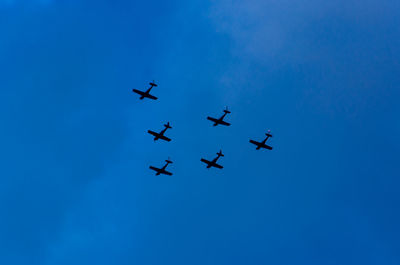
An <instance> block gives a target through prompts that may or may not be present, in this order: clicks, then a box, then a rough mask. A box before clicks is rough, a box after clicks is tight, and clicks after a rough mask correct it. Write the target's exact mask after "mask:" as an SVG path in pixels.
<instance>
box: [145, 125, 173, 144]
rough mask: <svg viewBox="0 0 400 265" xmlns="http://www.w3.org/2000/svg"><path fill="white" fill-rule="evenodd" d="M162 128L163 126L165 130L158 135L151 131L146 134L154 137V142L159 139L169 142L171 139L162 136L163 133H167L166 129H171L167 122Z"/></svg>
mask: <svg viewBox="0 0 400 265" xmlns="http://www.w3.org/2000/svg"><path fill="white" fill-rule="evenodd" d="M164 126H165V129H163V130H162V131H161V132H159V133H156V132H153V131H151V130H148V131H147V132H148V133H150V134H151V135H153V136H154V141H157V140H158V139H161V140H164V141H167V142H169V141H171V139H170V138H168V137H166V136H164V133H165V132H166V131H167V129H172V127H171V126H170V125H169V122H167V124H164Z"/></svg>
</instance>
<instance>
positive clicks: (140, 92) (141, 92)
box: [132, 89, 145, 96]
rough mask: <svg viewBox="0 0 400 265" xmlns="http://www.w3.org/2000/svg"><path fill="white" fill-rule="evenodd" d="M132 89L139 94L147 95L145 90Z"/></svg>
mask: <svg viewBox="0 0 400 265" xmlns="http://www.w3.org/2000/svg"><path fill="white" fill-rule="evenodd" d="M132 91H133V92H135V93H137V94H139V95H141V96H144V95H145V93H144V92H143V91H140V90H137V89H132Z"/></svg>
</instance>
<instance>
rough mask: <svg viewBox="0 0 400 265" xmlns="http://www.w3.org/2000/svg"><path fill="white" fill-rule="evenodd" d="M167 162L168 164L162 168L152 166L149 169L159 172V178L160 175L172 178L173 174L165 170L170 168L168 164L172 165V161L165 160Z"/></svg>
mask: <svg viewBox="0 0 400 265" xmlns="http://www.w3.org/2000/svg"><path fill="white" fill-rule="evenodd" d="M165 162H167V163H166V164H165V165H164V166H163V167H162V168H157V167H153V166H150V167H149V168H150V169H152V170H154V171H156V172H157V173H156V176H158V175H160V174H164V175H168V176H172V173H171V172H169V171H167V170H165V168H166V167H167V166H168V164H170V163H171V164H172V161H171V160H169V158H168V159H167V160H165Z"/></svg>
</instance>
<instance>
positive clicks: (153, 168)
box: [149, 166, 160, 172]
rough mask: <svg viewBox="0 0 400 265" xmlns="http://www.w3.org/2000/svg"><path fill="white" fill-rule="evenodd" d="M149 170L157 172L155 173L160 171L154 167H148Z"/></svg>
mask: <svg viewBox="0 0 400 265" xmlns="http://www.w3.org/2000/svg"><path fill="white" fill-rule="evenodd" d="M149 168H150V169H152V170H154V171H157V172H159V171H160V169H159V168H156V167H153V166H149Z"/></svg>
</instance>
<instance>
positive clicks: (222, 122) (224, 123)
mask: <svg viewBox="0 0 400 265" xmlns="http://www.w3.org/2000/svg"><path fill="white" fill-rule="evenodd" d="M218 123H219V124H222V125H225V126H229V125H231V124H230V123H229V122H226V121H218Z"/></svg>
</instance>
